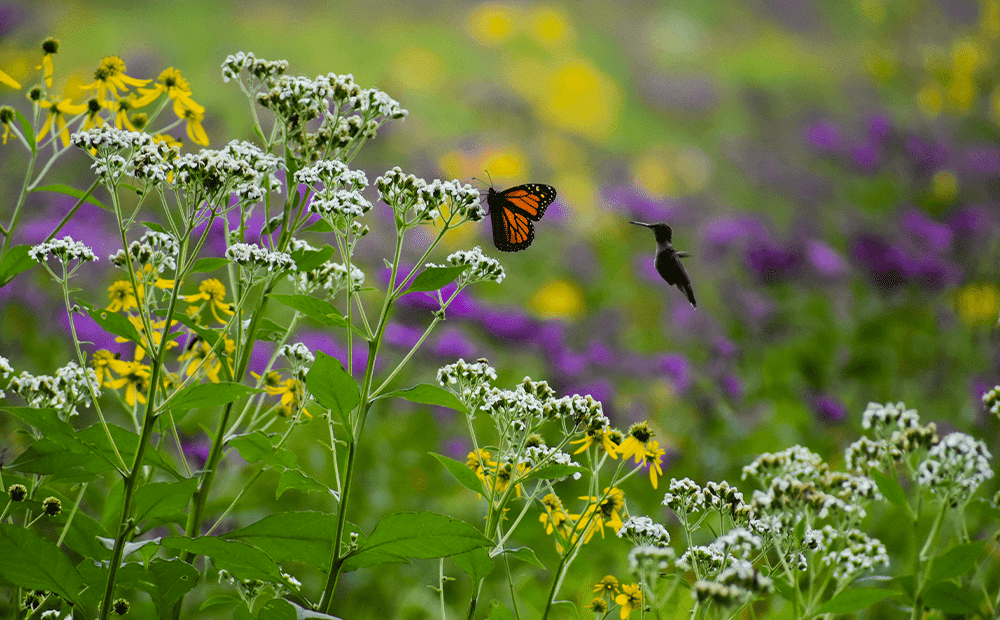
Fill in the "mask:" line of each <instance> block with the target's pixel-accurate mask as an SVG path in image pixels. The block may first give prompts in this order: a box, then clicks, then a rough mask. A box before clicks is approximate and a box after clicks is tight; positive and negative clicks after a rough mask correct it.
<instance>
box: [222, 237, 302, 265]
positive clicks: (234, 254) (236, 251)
mask: <svg viewBox="0 0 1000 620" xmlns="http://www.w3.org/2000/svg"><path fill="white" fill-rule="evenodd" d="M226 258H228V259H230V260H232V261H233V262H234V263H236V264H237V265H240V266H242V267H246V268H247V269H250V270H256V269H266V270H267V271H268V272H279V271H285V270H292V271H294V270H295V261H294V260H293V259H292V256H291V255H290V254H288V253H286V252H273V251H271V250H268V249H267V248H262V247H260V246H259V245H251V244H249V243H234V244H232V245H231V246H229V248H228V249H227V250H226Z"/></svg>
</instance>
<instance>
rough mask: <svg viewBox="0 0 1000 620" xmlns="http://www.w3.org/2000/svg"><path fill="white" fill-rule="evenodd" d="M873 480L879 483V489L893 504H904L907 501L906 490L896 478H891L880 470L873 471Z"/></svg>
mask: <svg viewBox="0 0 1000 620" xmlns="http://www.w3.org/2000/svg"><path fill="white" fill-rule="evenodd" d="M871 476H872V480H874V481H875V484H877V485H878V490H879V491H881V492H882V495H883V496H885V499H886V500H887V501H888V502H889V503H890V504H892V505H893V506H902V505H903V504H905V503H906V491H904V490H903V487H901V486H900V485H899V482H898V481H897V480H896V479H895V478H890V477H889V476H886V475H885V474H883V473H882V472H880V471H876V470H874V469H873V470H872V471H871Z"/></svg>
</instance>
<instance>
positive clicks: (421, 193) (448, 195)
mask: <svg viewBox="0 0 1000 620" xmlns="http://www.w3.org/2000/svg"><path fill="white" fill-rule="evenodd" d="M375 186H376V187H377V188H378V191H379V195H380V196H381V197H382V201H383V202H385V203H386V204H387V205H389V206H391V207H392V208H393V210H394V211H395V212H396V215H397V217H400V218H403V217H405V214H406V212H407V211H408V210H410V209H413V212H414V220H413V221H414V222H418V223H419V222H433V221H435V220H437V219H438V217H440V215H441V212H440V209H441V207H442V206H444V205H447V207H448V212H449V214H452V215H457V216H459V217H461V218H465V219H468V220H471V221H474V222H475V221H479V220H481V219H483V218H484V217H486V213H485V212H484V211H483V209H482V207H481V206H480V204H479V190H477V189H475V188H474V187H472V186H471V185H467V184H466V185H463V184H462V183H461V182H460V181H458V180H455V181H441V180H437V179H436V180H434V181H433V182H431V183H427V182H426V181H424V180H423V179H419V178H417V177H415V176H414V175H412V174H404V173H403V171H402V170H401V169H400V168H399V167H398V166H397V167H395V168H393V169H392V170H389V171H387V172H386V173H385V174H383V175H382V176H380V177H378V178H377V179H375Z"/></svg>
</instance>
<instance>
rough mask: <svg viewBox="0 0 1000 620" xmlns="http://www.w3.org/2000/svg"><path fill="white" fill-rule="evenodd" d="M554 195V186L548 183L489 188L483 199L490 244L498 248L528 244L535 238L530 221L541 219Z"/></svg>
mask: <svg viewBox="0 0 1000 620" xmlns="http://www.w3.org/2000/svg"><path fill="white" fill-rule="evenodd" d="M555 199H556V190H555V189H554V188H553V187H551V186H549V185H540V184H535V183H531V184H528V185H518V186H517V187H512V188H510V189H509V190H507V191H505V192H496V191H494V190H493V189H492V188H491V189H490V192H489V194H487V196H486V201H487V202H488V203H489V205H490V218H491V220H492V222H493V244H494V245H496V246H497V249H498V250H500V251H501V252H517V251H519V250H523V249H524V248H526V247H528V246H529V245H531V242H532V241H533V240H534V239H535V227H534V226H533V225H532V223H531V222H532V221H535V222H537V221H538V220H540V219H542V216H543V215H545V209H546V208H547V207H548V206H549V205H550V204H552V201H553V200H555Z"/></svg>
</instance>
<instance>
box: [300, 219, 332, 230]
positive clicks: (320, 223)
mask: <svg viewBox="0 0 1000 620" xmlns="http://www.w3.org/2000/svg"><path fill="white" fill-rule="evenodd" d="M306 232H333V226H330V223H329V222H327V221H326V220H316V222H315V223H313V224H311V225H310V226H309V228H307V229H306Z"/></svg>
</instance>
